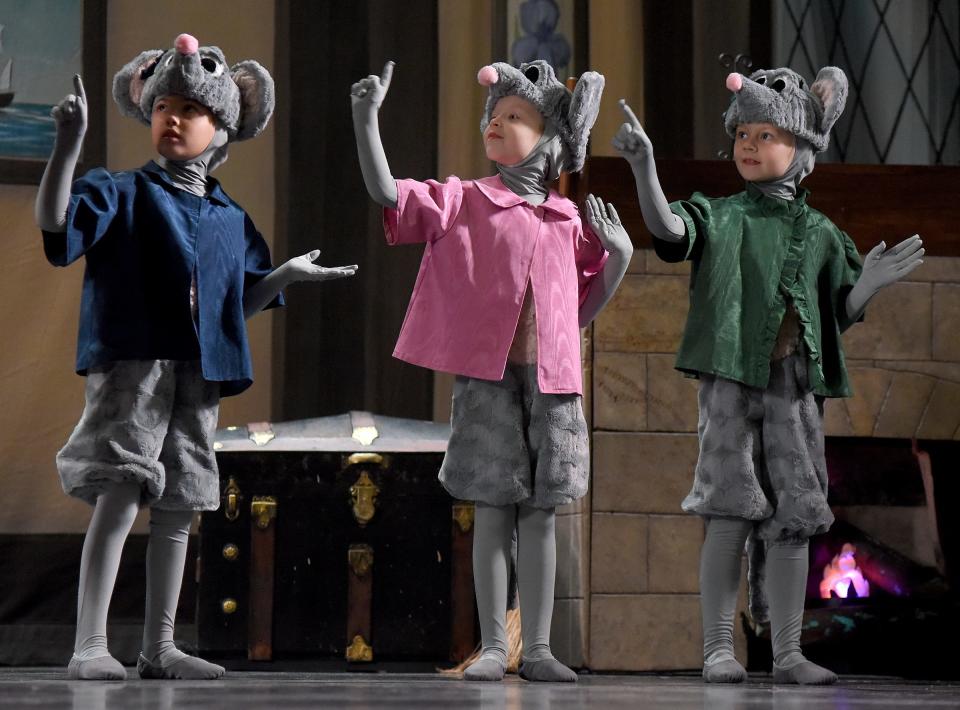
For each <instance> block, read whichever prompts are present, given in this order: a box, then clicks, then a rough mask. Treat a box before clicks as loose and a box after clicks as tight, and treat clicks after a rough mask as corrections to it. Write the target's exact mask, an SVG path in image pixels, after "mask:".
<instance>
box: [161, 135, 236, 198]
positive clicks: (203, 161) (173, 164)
mask: <svg viewBox="0 0 960 710" xmlns="http://www.w3.org/2000/svg"><path fill="white" fill-rule="evenodd" d="M226 144H227V131H226V130H225V129H223V128H221V127H220V126H217V130H216V132H215V133H214V134H213V138H211V139H210V144H209V145H208V146H207V147H206V149H204V151H203V152H202V153H201V154H200V155H198V156H197V157H195V158H190V160H167V159H166V158H164V157H163V156H162V155H159V156H157V159H156V163H157V165H159V166H160V167H161V168H163V169H164V171H165V172H166V173H167V175H169V176H170V179H171V180H172V181H173V184H174V185H176V186H177V187H179V188H180V189H181V190H185V191H186V192H189V193H192V194H194V195H199V196H200V197H203V196H204V195H206V194H207V175H208V174H209V173H210V171H211V168H210V167H209V166H210V164H211V159H212V158H213V157H214V153H216V152H217V151H218V150H220V148H222V147H223V146H225V145H226ZM219 162H222V161H219ZM219 162H214V165H213V168H216V167H217V165H219Z"/></svg>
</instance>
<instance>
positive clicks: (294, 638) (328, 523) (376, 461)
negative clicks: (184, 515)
mask: <svg viewBox="0 0 960 710" xmlns="http://www.w3.org/2000/svg"><path fill="white" fill-rule="evenodd" d="M448 436H449V427H447V426H446V425H438V424H433V423H430V422H417V421H411V420H404V419H393V418H390V417H376V418H374V417H373V416H372V415H370V414H368V413H365V412H352V413H350V414H345V415H340V416H335V417H323V418H319V419H309V420H303V421H298V422H289V423H280V424H267V423H260V424H253V425H249V426H248V427H246V428H243V429H241V428H231V429H229V430H223V431H221V432H219V433H218V437H217V443H216V449H217V461H218V464H219V466H220V478H221V481H222V486H223V503H222V506H221V508H220V510H217V511H213V512H206V513H203V515H202V518H201V528H200V561H199V564H198V594H197V606H198V608H197V627H198V639H199V646H200V649H201V651H202V652H204V653H208V654H211V655H214V656H238V655H242V654H244V653H245V654H246V655H247V657H248V658H249V659H250V660H260V661H264V660H271V659H275V658H281V657H301V658H302V657H311V658H318V659H344V660H346V661H348V662H350V663H365V662H370V661H373V660H376V661H430V662H443V661H446V660H459V659H460V658H461V657H462V656H463V654H464V652H465V650H466V651H467V652H468V651H469V649H472V647H473V645H474V644H475V642H476V632H475V623H474V611H473V610H474V600H473V587H472V576H471V575H470V572H469V571H470V566H471V562H470V556H471V553H472V519H473V516H472V505H471V504H465V503H463V502H460V501H455V500H454V499H452V498H451V497H450V496H449V495H448V494H447V493H446V491H444V489H443V488H442V486H441V485H440V483H439V482H438V480H437V472H438V470H439V468H440V463H441V461H442V460H443V452H444V450H445V448H446V441H447V437H448Z"/></svg>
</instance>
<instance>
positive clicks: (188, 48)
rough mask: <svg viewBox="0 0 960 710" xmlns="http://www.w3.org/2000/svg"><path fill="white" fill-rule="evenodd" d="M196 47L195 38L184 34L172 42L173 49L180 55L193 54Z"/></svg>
mask: <svg viewBox="0 0 960 710" xmlns="http://www.w3.org/2000/svg"><path fill="white" fill-rule="evenodd" d="M198 46H199V44H198V42H197V38H196V37H194V36H193V35H188V34H186V33H184V34H182V35H180V36H178V37H177V38H176V39H175V40H173V48H174V49H176V50H177V51H178V52H180V54H193V53H194V52H196V51H197V47H198Z"/></svg>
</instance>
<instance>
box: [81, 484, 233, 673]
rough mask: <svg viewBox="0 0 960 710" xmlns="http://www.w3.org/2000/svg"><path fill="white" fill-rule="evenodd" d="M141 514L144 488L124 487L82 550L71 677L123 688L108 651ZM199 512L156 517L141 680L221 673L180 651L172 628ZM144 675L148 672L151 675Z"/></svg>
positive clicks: (106, 499) (106, 505) (100, 502)
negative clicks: (113, 602) (126, 555)
mask: <svg viewBox="0 0 960 710" xmlns="http://www.w3.org/2000/svg"><path fill="white" fill-rule="evenodd" d="M139 506H140V486H139V485H138V484H136V483H120V484H117V485H114V486H111V487H110V488H109V489H108V490H107V491H106V492H104V493H102V494H101V495H100V496H99V497H98V498H97V505H96V507H95V508H94V512H93V518H92V519H91V521H90V527H89V528H88V529H87V535H86V538H85V539H84V542H83V554H82V556H81V559H80V583H79V589H78V594H77V634H76V638H75V641H74V655H73V658H72V659H71V661H70V666H69V674H70V676H71V677H74V678H82V679H90V680H120V679H123V678H124V677H125V676H126V673H125V671H124V670H123V668H122V666H120V664H119V663H117V661H116V660H114V659H113V658H112V657H111V656H110V653H109V651H108V650H107V611H108V609H109V606H110V597H111V596H112V595H113V588H114V584H115V583H116V579H117V571H118V570H119V567H120V555H121V553H122V551H123V543H124V541H125V540H126V539H127V535H128V534H129V533H130V528H131V527H132V525H133V521H134V519H135V518H136V516H137V511H138V510H139ZM193 516H194V512H193V511H191V510H159V509H157V508H151V509H150V540H149V543H148V545H147V603H146V610H145V623H144V627H143V652H142V654H141V656H142V658H141V662H140V663H139V666H142V668H141V675H142V676H144V677H146V674H150V677H166V678H172V677H178V678H179V677H184V678H186V677H191V678H211V677H219V675H222V674H223V669H222V668H221V667H220V666H215V665H214V664H209V663H207V662H206V661H202V660H201V659H195V658H190V657H188V656H186V655H185V654H183V653H182V652H180V651H179V650H177V648H176V646H174V643H173V626H174V621H175V619H176V613H177V602H178V600H179V597H180V585H181V582H182V580H183V569H184V564H185V562H186V557H187V541H188V539H189V536H190V524H191V523H192V522H193ZM144 668H145V669H146V670H144Z"/></svg>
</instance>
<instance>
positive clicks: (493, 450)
mask: <svg viewBox="0 0 960 710" xmlns="http://www.w3.org/2000/svg"><path fill="white" fill-rule="evenodd" d="M450 423H451V428H452V431H451V434H450V443H449V444H448V445H447V454H446V456H444V459H443V466H441V468H440V482H441V483H443V486H444V488H446V489H447V491H448V492H449V493H450V495H452V496H454V497H455V498H460V499H462V500H473V501H480V502H482V503H487V504H488V505H508V504H511V503H523V504H524V505H529V506H532V507H534V508H553V507H554V506H558V505H564V504H566V503H570V502H571V501H574V500H576V499H578V498H581V497H582V496H583V495H584V494H585V493H586V492H587V479H588V476H589V471H590V466H589V464H590V452H589V445H588V440H587V424H586V421H585V420H584V418H583V409H582V408H581V406H580V395H578V394H542V393H541V392H540V389H539V387H538V385H537V366H536V365H519V364H514V363H507V369H506V371H505V372H504V375H503V380H501V381H500V382H491V381H489V380H478V379H474V378H472V377H462V376H460V377H457V380H456V382H455V383H454V386H453V412H452V414H451V417H450Z"/></svg>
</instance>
